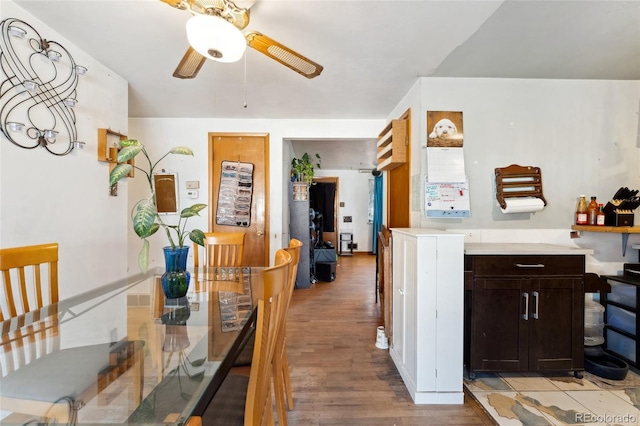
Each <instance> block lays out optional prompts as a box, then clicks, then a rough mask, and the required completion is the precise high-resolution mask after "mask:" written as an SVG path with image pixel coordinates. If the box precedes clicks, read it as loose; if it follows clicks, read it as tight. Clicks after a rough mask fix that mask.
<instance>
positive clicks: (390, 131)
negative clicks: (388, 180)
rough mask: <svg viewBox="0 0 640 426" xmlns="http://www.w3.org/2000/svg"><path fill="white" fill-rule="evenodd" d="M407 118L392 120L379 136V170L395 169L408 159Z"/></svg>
mask: <svg viewBox="0 0 640 426" xmlns="http://www.w3.org/2000/svg"><path fill="white" fill-rule="evenodd" d="M408 143H409V139H408V134H407V120H391V122H390V123H389V124H387V126H386V127H385V128H384V130H382V132H381V133H380V135H379V136H378V170H380V171H385V170H393V169H395V168H396V167H398V166H400V165H401V164H404V163H405V162H406V161H407V145H408Z"/></svg>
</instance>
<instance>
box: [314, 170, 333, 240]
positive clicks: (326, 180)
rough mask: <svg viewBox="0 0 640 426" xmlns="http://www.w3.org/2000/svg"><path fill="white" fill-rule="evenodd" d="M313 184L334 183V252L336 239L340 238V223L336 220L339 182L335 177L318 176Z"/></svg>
mask: <svg viewBox="0 0 640 426" xmlns="http://www.w3.org/2000/svg"><path fill="white" fill-rule="evenodd" d="M313 181H314V182H322V183H335V184H336V196H335V197H334V199H333V229H334V230H335V231H334V234H335V235H334V236H333V240H332V241H331V242H332V243H333V247H335V249H336V251H338V243H339V241H338V239H339V238H340V229H339V228H338V225H339V223H340V221H339V220H338V216H339V214H338V212H339V210H338V207H339V206H340V200H339V198H340V185H339V181H340V179H339V178H338V177H337V176H320V177H314V178H313Z"/></svg>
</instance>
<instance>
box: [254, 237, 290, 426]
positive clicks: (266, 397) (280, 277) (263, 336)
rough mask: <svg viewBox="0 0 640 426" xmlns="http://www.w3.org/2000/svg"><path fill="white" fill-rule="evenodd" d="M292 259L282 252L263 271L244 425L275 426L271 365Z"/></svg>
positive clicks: (279, 251)
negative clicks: (273, 262) (269, 425)
mask: <svg viewBox="0 0 640 426" xmlns="http://www.w3.org/2000/svg"><path fill="white" fill-rule="evenodd" d="M291 261H292V259H291V255H290V254H289V253H287V252H286V251H284V250H282V249H279V250H278V251H277V252H276V257H275V264H274V266H272V267H270V268H266V269H265V270H264V271H263V283H264V285H263V288H262V292H263V294H261V295H259V296H258V316H257V320H256V339H255V346H254V350H253V358H252V361H251V373H250V375H249V385H248V388H247V397H246V403H245V415H244V424H245V425H266V424H273V423H274V419H273V409H272V404H273V399H272V387H271V380H272V368H271V365H272V362H273V356H274V353H275V349H276V341H277V336H278V332H279V325H280V322H281V321H280V320H281V318H282V316H283V315H285V313H286V299H287V297H288V295H287V292H286V289H287V286H288V285H289V268H290V265H291Z"/></svg>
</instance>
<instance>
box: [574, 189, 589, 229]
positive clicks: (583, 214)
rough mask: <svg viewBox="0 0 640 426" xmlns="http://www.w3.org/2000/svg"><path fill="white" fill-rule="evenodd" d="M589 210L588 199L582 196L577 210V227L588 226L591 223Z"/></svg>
mask: <svg viewBox="0 0 640 426" xmlns="http://www.w3.org/2000/svg"><path fill="white" fill-rule="evenodd" d="M587 208H588V207H587V197H586V196H585V195H581V196H580V199H579V200H578V207H577V208H576V225H587V224H588V223H589V214H588V212H587Z"/></svg>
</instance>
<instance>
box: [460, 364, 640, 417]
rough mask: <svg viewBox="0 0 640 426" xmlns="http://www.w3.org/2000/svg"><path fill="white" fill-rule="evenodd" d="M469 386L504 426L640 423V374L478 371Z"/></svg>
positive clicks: (473, 394) (487, 409)
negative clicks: (580, 375) (611, 376)
mask: <svg viewBox="0 0 640 426" xmlns="http://www.w3.org/2000/svg"><path fill="white" fill-rule="evenodd" d="M464 385H465V388H466V389H467V390H468V391H469V393H470V394H471V395H472V396H473V398H475V399H476V400H477V401H478V403H479V404H480V405H481V406H482V407H483V409H484V410H485V411H486V412H487V413H488V414H489V415H490V416H491V417H492V418H493V420H494V421H495V422H496V424H498V425H500V426H518V425H525V426H528V425H536V426H537V425H568V424H594V425H636V426H637V425H640V376H639V375H638V374H636V373H634V372H631V371H630V372H629V373H628V374H627V376H626V378H625V379H624V380H620V381H617V380H608V379H604V378H601V377H598V376H595V375H593V374H590V373H588V372H585V373H584V377H583V378H581V379H578V378H576V377H574V376H573V375H572V374H548V375H543V374H538V373H500V374H494V373H484V374H483V373H478V374H477V375H476V379H475V380H469V379H468V377H466V376H465V380H464Z"/></svg>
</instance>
